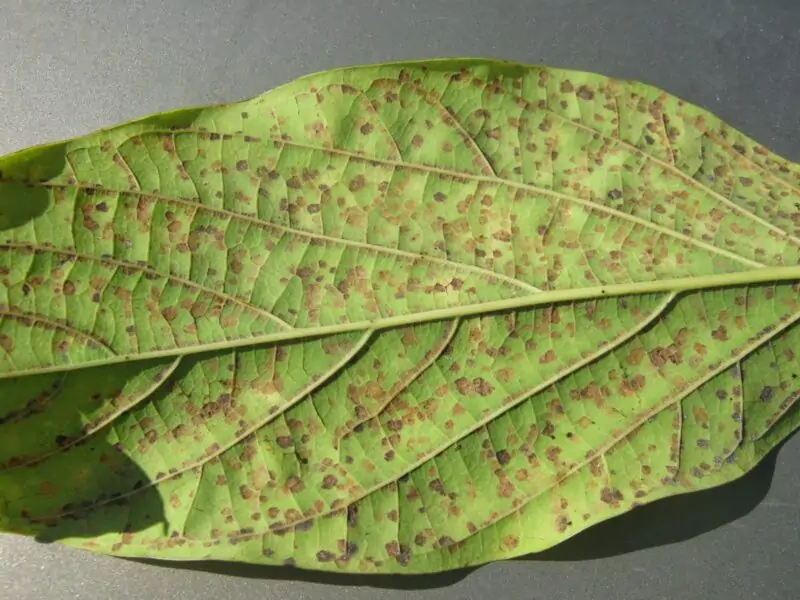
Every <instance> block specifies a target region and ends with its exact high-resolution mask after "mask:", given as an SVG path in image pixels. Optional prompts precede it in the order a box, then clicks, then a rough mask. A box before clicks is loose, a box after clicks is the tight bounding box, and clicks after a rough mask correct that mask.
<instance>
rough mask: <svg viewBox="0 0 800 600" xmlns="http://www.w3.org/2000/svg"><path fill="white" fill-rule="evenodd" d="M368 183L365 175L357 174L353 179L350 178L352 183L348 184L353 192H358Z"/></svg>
mask: <svg viewBox="0 0 800 600" xmlns="http://www.w3.org/2000/svg"><path fill="white" fill-rule="evenodd" d="M365 185H366V179H364V176H363V175H356V176H355V177H353V179H351V180H350V184H349V185H348V186H347V187H348V189H349V190H350V191H351V192H357V191H359V190H361V189H363V188H364V186H365Z"/></svg>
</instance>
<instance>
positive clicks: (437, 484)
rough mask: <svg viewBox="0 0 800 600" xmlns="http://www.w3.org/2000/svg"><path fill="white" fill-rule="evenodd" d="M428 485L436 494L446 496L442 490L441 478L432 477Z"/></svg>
mask: <svg viewBox="0 0 800 600" xmlns="http://www.w3.org/2000/svg"><path fill="white" fill-rule="evenodd" d="M429 487H430V488H431V489H432V490H433V491H434V492H436V493H437V494H439V495H441V496H446V495H447V494H445V492H444V486H443V485H442V480H441V479H434V480H433V481H431V482H430V484H429Z"/></svg>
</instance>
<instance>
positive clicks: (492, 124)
mask: <svg viewBox="0 0 800 600" xmlns="http://www.w3.org/2000/svg"><path fill="white" fill-rule="evenodd" d="M0 172H2V174H1V175H0V228H2V236H0V239H2V250H3V252H2V253H0V313H1V314H2V321H0V399H2V400H0V525H1V526H2V529H3V530H5V531H10V532H14V533H17V534H22V535H31V536H36V537H37V538H38V539H42V540H59V541H61V542H63V543H65V544H69V545H73V546H77V547H81V548H87V549H90V550H93V551H97V552H104V553H110V554H114V555H120V556H149V557H155V558H160V559H172V560H180V559H201V558H213V559H225V560H238V561H246V562H255V563H268V564H284V565H297V566H300V567H303V568H313V569H330V570H343V571H352V572H404V573H413V572H429V571H439V570H444V569H451V568H457V567H462V566H467V565H476V564H480V563H484V562H488V561H494V560H500V559H505V558H510V557H513V556H517V555H521V554H525V553H530V552H535V551H539V550H542V549H545V548H548V547H550V546H553V545H554V544H557V543H559V542H561V541H563V540H564V539H566V538H568V537H570V536H572V535H574V534H576V533H577V532H579V531H581V530H583V529H586V528H587V527H590V526H592V525H593V524H595V523H597V522H599V521H602V520H605V519H609V518H612V517H614V516H616V515H619V514H621V513H623V512H626V511H628V510H630V509H632V508H634V507H636V506H638V505H641V504H644V503H648V502H652V501H655V500H657V499H659V498H663V497H666V496H671V495H675V494H681V493H686V492H691V491H694V490H699V489H703V488H708V487H711V486H717V485H720V484H723V483H725V482H727V481H731V480H733V479H735V478H737V477H739V476H740V475H742V474H743V473H745V472H746V471H748V470H749V469H751V468H752V467H753V466H754V465H755V464H757V463H758V461H759V460H760V459H761V458H762V457H763V456H764V455H765V454H766V453H767V452H769V451H770V450H771V449H772V448H773V447H774V446H775V445H776V444H778V443H779V442H780V441H781V440H783V439H785V438H786V437H787V436H788V435H789V434H790V433H791V432H792V431H793V430H795V429H796V428H797V426H798V423H800V407H799V404H798V402H797V398H798V392H799V390H800V387H798V383H797V376H798V370H799V369H798V355H797V352H796V349H797V348H798V345H800V329H798V327H797V325H796V324H797V321H798V318H800V301H799V300H800V295H799V294H798V292H799V290H800V287H798V286H799V284H798V280H800V266H799V264H800V204H798V203H800V166H798V165H797V164H795V163H791V162H789V161H786V160H784V159H782V158H780V157H778V156H776V155H775V154H774V153H772V152H771V151H769V150H767V149H765V148H764V147H762V146H761V145H759V144H757V143H756V142H755V141H753V140H751V139H749V138H748V137H746V136H745V135H744V134H742V133H740V132H738V131H736V130H734V129H732V128H731V127H729V126H728V125H726V124H724V123H722V122H720V120H719V119H717V118H715V117H714V116H712V115H711V114H709V113H708V112H706V111H704V110H702V109H700V108H698V107H696V106H693V105H691V104H688V103H686V102H684V101H682V100H680V99H677V98H675V97H673V96H670V95H668V94H667V93H665V92H662V91H660V90H658V89H655V88H653V87H650V86H647V85H644V84H641V83H635V82H626V81H617V80H613V79H608V78H604V77H601V76H598V75H593V74H587V73H579V72H574V71H567V70H559V69H552V68H547V67H537V66H524V65H517V64H511V63H503V62H492V61H485V60H457V61H450V60H440V61H432V62H428V63H424V64H423V63H407V64H390V65H381V66H371V67H356V68H348V69H340V70H335V71H329V72H326V73H321V74H316V75H312V76H310V77H305V78H302V79H300V80H298V81H295V82H293V83H290V84H288V85H285V86H283V87H281V88H278V89H275V90H273V91H271V92H269V93H266V94H264V95H263V96H260V97H258V98H255V99H252V100H248V101H245V102H239V103H235V104H229V105H224V106H214V107H207V108H197V109H187V110H181V111H177V112H172V113H166V114H163V115H157V116H153V117H148V118H145V119H142V120H139V121H136V122H133V123H129V124H125V125H121V126H118V127H114V128H111V129H107V130H104V131H99V132H96V133H94V134H91V135H89V136H86V137H83V138H79V139H75V140H71V141H67V142H62V143H58V144H52V145H49V146H43V147H37V148H32V149H28V150H24V151H22V152H18V153H16V154H12V155H10V156H6V157H5V158H2V159H0Z"/></svg>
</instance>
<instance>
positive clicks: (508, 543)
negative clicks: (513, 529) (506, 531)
mask: <svg viewBox="0 0 800 600" xmlns="http://www.w3.org/2000/svg"><path fill="white" fill-rule="evenodd" d="M503 546H504V547H505V548H506V550H514V549H515V548H516V547H517V546H519V537H518V536H516V535H514V534H511V535H507V536H506V537H505V538H503Z"/></svg>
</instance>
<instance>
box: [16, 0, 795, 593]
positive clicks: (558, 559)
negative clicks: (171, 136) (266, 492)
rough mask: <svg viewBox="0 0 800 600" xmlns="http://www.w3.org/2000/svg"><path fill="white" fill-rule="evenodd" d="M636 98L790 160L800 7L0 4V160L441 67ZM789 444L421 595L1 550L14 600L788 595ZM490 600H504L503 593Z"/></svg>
mask: <svg viewBox="0 0 800 600" xmlns="http://www.w3.org/2000/svg"><path fill="white" fill-rule="evenodd" d="M466 55H472V56H491V57H497V58H506V59H514V60H520V61H524V62H544V63H549V64H552V65H555V66H562V67H569V68H575V69H586V70H591V71H596V72H599V73H603V74H606V75H613V76H618V77H626V78H634V79H640V80H644V81H647V82H649V83H653V84H655V85H658V86H659V87H662V88H665V89H667V90H668V91H670V92H672V93H674V94H677V95H679V96H683V97H684V98H686V99H688V100H690V101H692V102H695V103H698V104H700V105H703V106H705V107H706V108H708V109H710V110H712V111H713V112H715V113H716V114H718V115H719V116H720V117H722V118H723V119H725V120H726V121H728V122H729V123H731V124H732V125H734V126H736V127H738V128H739V129H741V130H743V131H745V132H746V133H748V134H749V135H751V136H753V137H755V138H756V139H758V140H759V141H760V142H762V143H764V144H766V145H767V146H769V147H770V148H772V149H773V150H775V151H777V152H778V153H780V154H782V155H784V156H786V157H788V158H791V159H794V160H796V161H797V160H800V0H706V1H705V2H697V1H696V0H627V1H626V0H604V1H600V0H597V1H590V0H549V1H548V0H535V1H534V0H527V1H518V2H511V1H506V0H495V2H488V1H486V0H484V1H478V0H462V1H456V0H451V1H447V0H436V1H433V0H428V1H425V0H418V1H416V2H396V1H389V0H328V1H322V0H318V1H317V2H314V1H313V0H292V1H285V2H280V1H274V0H273V1H270V0H264V1H259V0H241V1H230V0H229V1H224V0H216V1H211V0H180V1H178V0H172V1H170V2H161V1H158V0H127V1H123V0H106V1H100V0H96V1H89V0H86V1H79V0H62V1H60V2H47V1H45V0H3V3H2V10H0V154H5V153H7V152H10V151H12V150H15V149H18V148H22V147H26V146H29V145H32V144H37V143H41V142H46V141H52V140H56V139H60V138H64V137H69V136H75V135H80V134H83V133H87V132H88V131H90V130H93V129H95V128H97V127H101V126H106V125H112V124H115V123H118V122H120V121H125V120H128V119H131V118H134V117H137V116H141V115H145V114H149V113H152V112H155V111H159V110H165V109H170V108H177V107H180V106H185V105H196V104H205V103H210V102H225V101H235V100H238V99H242V98H245V97H248V96H253V95H255V94H258V93H260V92H263V91H265V90H267V89H269V88H271V87H274V86H276V85H278V84H280V83H283V82H285V81H288V80H291V79H294V78H296V77H298V76H300V75H304V74H306V73H309V72H313V71H318V70H322V69H326V68H330V67H334V66H340V65H347V64H358V63H371V62H379V61H388V60H398V59H411V58H428V57H435V56H466ZM798 464H800V436H795V437H794V438H792V439H791V440H790V441H789V443H787V444H786V445H785V446H784V447H783V448H782V449H781V450H780V451H779V452H777V453H773V455H771V456H770V458H769V459H768V460H766V461H765V462H764V463H763V464H762V465H761V467H759V468H758V469H756V471H754V472H753V473H751V474H750V475H748V476H747V477H745V478H744V479H742V480H740V481H738V482H736V483H734V484H731V485H729V486H725V487H723V488H720V489H717V490H712V491H709V492H704V493H700V494H696V495H693V496H684V497H680V498H677V499H672V500H667V501H663V502H658V503H656V504H654V505H650V506H648V507H645V508H642V509H639V510H636V511H634V512H633V513H630V514H628V515H626V516H624V517H622V518H620V519H617V520H615V521H611V522H608V523H604V524H602V525H600V526H598V527H596V528H594V529H592V530H589V531H587V532H585V533H584V534H582V535H579V536H578V537H576V538H575V539H573V540H571V541H569V542H567V543H566V544H564V545H562V546H560V547H558V548H557V549H555V550H553V551H551V552H548V553H546V554H544V555H542V556H539V557H537V558H536V559H526V560H520V561H513V562H508V563H502V564H494V565H489V566H486V567H483V568H480V569H477V570H473V571H470V572H459V573H453V574H445V575H441V576H433V577H423V578H399V579H397V578H375V577H367V578H353V577H338V576H336V577H335V576H329V575H319V574H303V573H300V572H297V571H284V570H276V569H268V568H257V567H250V566H242V565H226V564H205V565H197V564H187V565H182V566H181V565H175V564H167V565H166V566H162V565H155V564H145V563H141V562H132V561H125V560H120V559H113V558H108V557H100V556H94V555H89V554H86V553H83V552H80V551H77V550H70V549H66V548H62V547H57V546H45V545H39V544H35V543H33V542H31V541H28V540H23V539H18V538H12V537H9V536H0V597H2V598H18V599H19V600H29V599H30V600H32V599H34V598H36V599H37V600H55V599H59V600H61V599H64V598H81V599H95V598H97V599H109V598H114V599H131V600H133V599H139V598H150V599H153V598H169V599H171V600H182V599H184V598H186V599H189V598H192V599H197V600H203V599H207V598H208V599H210V598H225V599H231V600H238V599H240V598H241V599H243V598H260V599H264V600H269V599H272V598H275V599H281V600H301V599H307V598H320V599H324V598H341V597H346V598H348V600H358V599H361V598H380V599H387V600H390V599H391V600H394V599H399V598H406V597H418V598H420V599H421V600H432V599H434V598H476V599H478V598H487V597H493V596H494V597H502V596H505V597H508V598H526V599H527V598H536V599H538V598H546V599H548V600H560V599H570V600H588V599H600V598H626V599H628V600H638V599H652V600H655V599H672V598H680V599H682V600H691V599H695V598H703V599H707V600H711V599H716V598H720V599H722V598H725V599H731V598H735V599H740V598H759V599H762V600H766V599H770V598H775V599H780V600H786V599H788V598H792V597H794V598H798V597H800V578H798V566H799V565H800V501H799V500H798V498H800V469H798V468H797V465H798ZM501 595H502V596H501Z"/></svg>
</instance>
